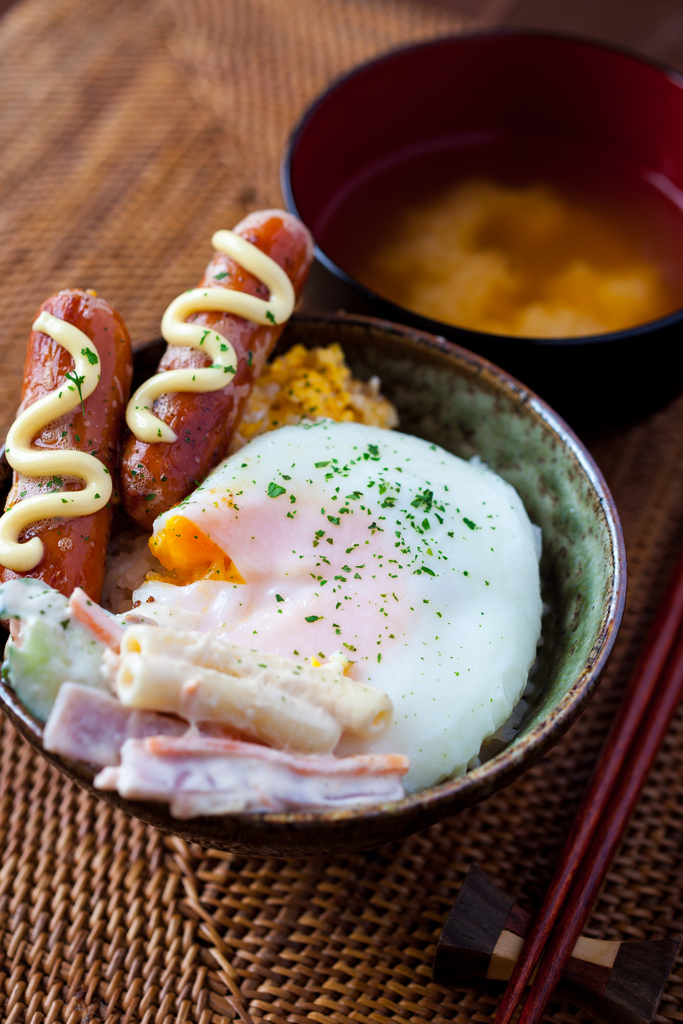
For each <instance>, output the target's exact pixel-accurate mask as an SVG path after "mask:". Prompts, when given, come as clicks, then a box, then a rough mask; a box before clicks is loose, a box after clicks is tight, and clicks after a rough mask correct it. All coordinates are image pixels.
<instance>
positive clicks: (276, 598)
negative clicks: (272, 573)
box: [275, 594, 284, 603]
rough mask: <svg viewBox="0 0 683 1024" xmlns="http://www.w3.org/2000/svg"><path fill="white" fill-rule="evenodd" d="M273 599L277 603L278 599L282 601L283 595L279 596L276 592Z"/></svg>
mask: <svg viewBox="0 0 683 1024" xmlns="http://www.w3.org/2000/svg"><path fill="white" fill-rule="evenodd" d="M275 600H276V601H277V602H278V603H279V602H280V601H284V597H281V596H280V595H279V594H276V595H275Z"/></svg>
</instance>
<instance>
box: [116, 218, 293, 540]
mask: <svg viewBox="0 0 683 1024" xmlns="http://www.w3.org/2000/svg"><path fill="white" fill-rule="evenodd" d="M235 233H236V234H238V235H241V236H242V237H243V238H245V239H246V240H247V241H249V242H251V243H252V244H253V245H255V246H256V247H257V248H258V249H260V250H261V251H262V252H264V253H266V255H268V256H270V257H271V258H272V259H273V260H275V262H276V263H278V264H279V266H280V267H282V269H283V270H284V271H285V272H286V274H287V276H288V277H289V279H290V281H291V282H292V285H293V286H294V291H295V294H296V295H297V297H298V296H299V295H300V294H301V291H302V289H303V286H304V283H305V280H306V276H307V274H308V271H309V268H310V266H311V262H312V259H313V243H312V239H311V236H310V234H309V232H308V230H307V229H306V228H305V227H304V226H303V224H301V223H300V221H298V220H297V219H296V218H295V217H293V216H291V214H288V213H284V212H282V211H280V210H263V211H259V212H258V213H253V214H250V215H249V216H248V217H246V218H245V220H243V221H242V222H241V223H240V224H238V225H237V227H236V228H235ZM216 285H222V286H223V287H225V288H228V289H232V290H235V291H243V292H247V293H249V294H251V295H255V296H258V297H260V298H266V299H267V298H268V290H267V288H266V287H265V285H264V284H263V283H262V282H261V281H259V280H258V279H257V278H256V277H254V276H253V275H252V274H250V273H248V272H247V271H246V270H244V269H243V268H242V267H240V266H239V265H238V264H237V263H236V262H235V261H234V260H233V259H231V258H230V257H229V256H227V255H226V254H224V253H222V252H217V253H216V254H215V255H214V257H213V259H212V260H211V262H210V263H209V265H208V267H207V268H206V272H205V274H204V276H203V277H202V279H201V281H200V282H199V286H198V287H200V288H201V287H207V286H216ZM193 322H195V323H198V324H201V325H206V326H207V327H213V328H215V330H216V331H218V332H219V333H220V334H222V335H223V336H224V337H225V338H226V339H227V340H228V341H229V342H231V343H232V345H233V347H234V349H235V353H236V356H237V373H236V375H235V376H234V377H233V378H232V380H231V381H230V383H229V384H228V385H227V386H226V387H225V388H223V389H221V390H220V391H208V392H200V393H197V392H181V393H179V392H176V393H171V394H167V395H162V397H161V398H159V399H157V401H156V402H155V404H154V415H155V416H157V417H158V418H159V419H160V420H163V422H164V423H167V424H168V425H169V426H170V427H171V428H172V429H173V431H174V432H175V433H176V435H177V440H176V441H174V442H172V443H166V442H160V443H157V444H147V443H145V442H144V441H140V440H138V439H137V438H136V437H135V436H133V435H131V437H129V438H128V440H127V442H126V445H125V449H124V454H123V458H122V462H121V480H120V487H121V495H122V500H123V504H124V507H125V510H126V512H127V513H128V515H129V516H131V517H132V518H133V519H135V520H136V521H137V522H138V523H140V524H141V525H143V526H146V527H147V528H148V529H151V528H152V523H153V522H154V520H155V518H156V517H157V516H158V515H160V514H161V513H162V512H165V511H166V510H167V509H169V508H171V506H172V505H175V504H177V503H178V502H179V501H182V499H183V498H185V497H186V496H187V495H188V494H189V493H190V492H191V491H193V490H194V488H195V487H196V486H197V485H198V484H200V483H201V481H202V480H203V479H204V477H205V476H206V475H207V474H208V473H209V471H210V470H211V469H212V468H213V467H214V466H215V465H216V464H217V463H218V462H220V460H221V459H222V458H224V456H225V455H226V453H227V450H228V446H229V444H230V440H231V438H232V435H233V432H234V430H235V428H236V427H237V424H238V423H239V420H240V417H241V415H242V411H243V409H244V405H245V403H246V400H247V398H248V396H249V392H250V390H251V385H252V383H253V381H254V380H255V378H256V377H257V376H258V375H259V373H260V371H261V368H262V367H263V364H264V362H265V360H266V359H267V357H268V355H269V354H270V353H271V352H272V350H273V348H274V346H275V343H276V341H277V339H278V337H279V336H280V334H281V332H282V329H283V325H275V324H273V325H272V326H271V325H267V326H259V325H258V324H255V323H252V322H251V321H249V320H245V319H244V318H243V317H240V316H236V315H235V314H232V313H220V312H211V313H198V314H196V315H195V317H194V321H193ZM209 364H210V359H209V358H208V357H207V356H206V355H205V354H204V353H203V352H202V351H201V350H199V349H197V348H184V347H180V346H173V345H169V346H168V348H167V350H166V353H165V355H164V356H163V358H162V360H161V362H160V364H159V371H160V372H164V371H167V370H174V369H180V368H183V367H192V368H198V367H205V366H207V365H209Z"/></svg>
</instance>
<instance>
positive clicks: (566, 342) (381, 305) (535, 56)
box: [282, 31, 683, 421]
mask: <svg viewBox="0 0 683 1024" xmlns="http://www.w3.org/2000/svg"><path fill="white" fill-rule="evenodd" d="M532 137H533V138H534V139H535V140H536V143H535V145H536V149H535V150H534V152H535V153H536V152H538V154H539V156H538V159H537V160H536V159H535V161H534V163H533V166H532V167H531V168H530V169H527V170H525V171H524V174H525V175H526V174H530V175H531V176H532V177H531V179H528V180H534V178H533V176H534V175H537V176H538V180H539V181H541V182H542V181H543V180H544V167H543V162H544V160H545V161H547V162H548V166H549V167H550V166H551V164H552V165H553V166H554V165H555V164H556V163H557V161H558V159H560V158H561V159H564V158H563V157H561V156H560V158H558V153H559V154H560V155H561V154H563V153H564V154H566V155H571V154H573V155H574V158H575V160H576V162H577V168H576V175H575V176H576V177H578V176H581V175H582V174H585V176H586V179H587V183H589V182H590V180H591V177H592V176H593V175H594V173H597V170H600V173H601V174H602V175H603V176H604V175H608V176H610V177H608V179H607V180H608V182H609V184H608V186H607V187H608V188H609V192H610V194H611V193H612V191H613V190H612V176H613V175H614V173H616V172H615V168H616V169H617V170H619V171H622V170H623V172H624V174H625V175H627V177H628V180H633V181H635V180H636V179H644V180H645V181H646V182H647V183H649V186H652V188H653V190H658V191H659V196H658V197H657V198H656V200H655V201H656V202H657V203H658V204H660V205H661V209H660V208H659V206H658V207H657V219H659V221H660V222H666V223H673V221H674V220H675V219H676V218H677V217H678V212H677V211H676V209H675V206H676V205H677V206H678V207H679V209H680V208H683V78H682V77H681V76H680V75H679V74H677V73H676V72H674V71H671V70H669V69H666V68H663V67H657V66H655V65H653V64H651V63H647V62H646V61H643V60H641V59H639V58H637V57H635V56H632V55H629V54H627V53H622V52H619V51H616V50H613V49H610V48H609V47H606V46H603V45H601V44H596V43H591V42H588V41H585V40H580V39H572V38H569V37H565V36H558V35H546V34H539V33H533V32H524V31H522V32H515V31H507V32H506V31H497V32H493V33H487V34H482V35H474V36H457V37H453V38H446V39H438V40H435V41H433V42H429V43H426V44H421V45H418V46H412V47H410V48H408V49H404V50H399V51H398V52H392V53H390V54H388V55H387V56H384V57H381V58H380V59H379V60H376V61H374V62H371V63H369V64H365V65H363V66H361V67H359V68H357V69H355V70H354V71H352V72H351V73H350V74H349V75H347V76H346V77H344V78H342V79H341V80H340V81H338V82H337V83H335V84H334V85H333V86H332V87H331V88H330V89H329V90H328V91H327V92H326V93H324V94H323V95H322V96H321V97H320V98H319V99H318V100H317V101H316V102H315V103H313V105H312V106H311V107H310V108H309V110H308V111H307V112H306V113H305V114H304V116H303V118H302V120H301V121H300V123H299V125H298V126H297V127H296V129H295V130H294V133H293V135H292V137H291V140H290V144H289V147H288V150H287V152H286V154H285V158H284V163H283V168H282V188H283V193H284V195H285V197H286V202H287V206H288V208H289V209H290V210H291V211H292V212H293V213H295V214H296V215H297V216H298V217H300V218H301V219H302V220H303V221H304V223H305V224H306V225H307V226H308V227H309V228H310V230H311V231H312V233H313V236H314V238H315V239H316V242H317V250H316V255H317V262H316V265H315V267H314V271H313V273H312V275H311V278H310V280H309V287H308V289H307V293H306V295H305V300H306V308H310V309H331V310H337V309H343V310H345V311H346V312H357V313H358V312H360V313H366V314H371V315H374V316H380V317H386V318H388V319H390V320H394V321H400V322H402V323H407V324H410V325H412V326H415V327H419V328H421V329H422V330H426V331H431V332H432V333H435V334H440V335H443V336H444V337H446V338H448V339H450V340H451V341H454V342H456V343H458V344H460V345H464V346H466V347H467V348H469V349H472V350H474V351H475V352H479V353H481V354H482V355H484V356H485V357H486V358H487V359H490V360H492V361H493V362H495V363H497V364H498V365H500V366H503V367H504V368H505V369H507V370H509V371H510V372H511V373H514V374H515V376H517V377H519V378H520V379H521V380H523V381H525V382H526V383H528V384H529V386H530V387H532V388H534V389H535V390H536V391H537V392H539V394H541V395H542V396H543V397H544V398H545V399H546V400H547V401H549V402H551V404H553V405H554V406H555V407H556V408H557V409H559V410H560V411H561V412H562V413H563V414H564V415H568V416H569V418H570V420H572V421H573V420H577V421H605V420H607V421H609V420H612V419H614V418H622V419H623V418H626V419H628V418H634V417H635V416H637V415H639V414H642V413H644V412H647V411H649V410H651V409H653V408H656V407H657V406H658V405H662V404H664V403H665V402H666V401H667V400H668V399H670V398H671V397H672V396H673V395H675V394H676V393H677V392H678V391H679V390H680V389H681V387H683V362H681V364H680V365H679V369H678V370H676V369H675V367H674V366H673V365H672V362H671V360H670V358H669V355H668V351H669V349H670V347H671V346H674V345H675V346H678V343H679V339H680V336H681V331H683V310H678V311H677V312H674V313H672V314H671V315H669V316H666V317H663V318H661V319H658V320H654V321H652V322H650V323H646V324H643V325H642V326H638V327H634V328H632V329H629V330H622V331H618V332H612V333H608V334H599V335H595V336H591V337H581V338H518V337H509V336H503V335H494V334H487V333H483V332H480V331H474V330H469V329H463V328H459V327H454V326H452V325H451V324H447V323H443V322H439V321H435V320H430V319H428V318H426V317H423V316H420V315H419V314H416V313H413V312H411V311H410V310H408V309H406V308H405V307H403V306H399V305H396V304H394V303H393V302H389V301H387V300H386V299H383V298H382V297H381V296H379V295H377V294H376V293H374V292H372V291H371V290H370V289H369V288H367V287H365V286H364V285H363V284H361V283H360V282H359V281H358V280H356V279H355V278H354V277H352V276H351V275H350V274H349V273H347V272H346V271H345V270H344V268H343V266H342V265H341V264H340V262H338V261H339V260H341V259H342V258H343V257H342V255H341V254H338V253H337V251H336V250H335V242H334V239H333V238H331V237H328V235H326V231H328V230H329V224H330V223H331V218H334V217H338V218H341V219H343V217H344V212H345V210H350V209H351V207H350V206H349V203H350V201H351V198H352V197H353V196H354V195H357V194H358V189H359V187H361V186H362V188H363V189H364V190H365V191H364V194H365V200H364V201H365V202H366V203H371V198H372V195H371V190H372V187H373V183H374V182H377V188H378V189H385V188H386V187H387V186H386V182H385V178H384V177H382V174H384V173H385V171H386V170H387V168H389V167H392V168H394V169H395V168H400V167H401V166H403V167H406V168H408V167H412V166H414V165H413V164H411V163H410V161H414V160H416V159H420V160H423V159H424V158H425V157H427V156H428V157H429V158H430V160H432V158H433V170H430V174H431V173H434V174H437V173H441V172H440V171H439V170H438V167H439V165H443V164H444V162H445V161H447V162H448V166H449V167H450V171H449V173H450V174H452V176H453V180H456V179H457V178H458V177H462V176H464V177H471V176H472V175H473V174H474V175H475V176H476V174H477V166H478V164H477V160H479V159H480V158H479V157H478V156H477V153H478V152H481V151H482V147H486V146H489V145H491V143H492V142H494V143H496V144H498V143H501V144H503V143H504V145H505V146H507V147H508V149H504V150H502V152H503V153H508V152H512V151H515V152H516V151H517V150H516V149H515V147H519V146H525V145H526V143H525V142H523V141H522V140H525V139H529V138H532ZM559 147H564V148H563V149H560V148H559ZM506 159H507V158H504V157H500V158H499V159H498V162H497V163H496V165H495V167H494V168H492V169H490V172H487V173H493V176H494V177H495V176H496V175H497V174H498V173H499V171H500V172H501V173H502V172H503V171H504V170H505V169H504V168H502V167H501V165H502V164H503V163H504V162H505V160H506ZM572 166H573V165H572ZM392 173H393V171H392ZM408 173H409V171H406V172H405V174H406V175H407V174H408ZM506 173H507V172H506ZM572 175H574V171H572ZM503 177H505V175H503ZM406 180H407V179H406ZM523 180H527V179H526V178H525V179H523ZM572 180H573V178H572ZM587 187H588V188H590V187H591V186H590V184H587ZM620 187H621V186H620ZM640 187H642V188H645V189H647V188H648V185H642V186H640ZM653 195H654V192H653ZM653 209H654V208H653ZM347 221H348V217H347ZM338 222H340V221H338ZM654 222H655V217H654V214H653V216H652V217H651V218H650V220H649V221H648V223H649V224H650V223H654ZM354 223H355V222H354ZM653 230H654V229H653ZM658 230H659V229H658ZM666 244H667V245H668V246H669V251H670V254H671V258H672V259H674V260H675V261H676V262H677V260H678V258H679V256H680V255H681V251H682V250H683V228H682V230H681V238H680V243H679V242H678V241H677V236H676V235H675V233H674V237H673V239H672V240H670V244H669V242H667V243H666ZM357 245H358V247H362V246H363V238H362V237H360V236H359V237H358V240H357ZM676 254H678V255H676ZM674 265H675V264H672V267H673V266H674ZM662 363H665V364H666V367H667V372H666V373H661V365H662Z"/></svg>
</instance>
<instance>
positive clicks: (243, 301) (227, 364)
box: [126, 231, 296, 444]
mask: <svg viewBox="0 0 683 1024" xmlns="http://www.w3.org/2000/svg"><path fill="white" fill-rule="evenodd" d="M211 244H212V245H213V247H214V249H218V250H219V251H220V252H224V253H227V255H228V256H232V258H233V259H234V260H235V262H236V263H239V264H240V266H242V267H244V269H245V270H248V271H249V273H250V274H253V275H254V276H255V277H258V278H259V279H260V280H261V281H262V282H263V283H264V284H265V286H266V287H267V288H268V291H269V292H270V298H269V299H268V300H265V299H259V298H258V297H257V296H255V295H247V293H246V292H238V291H234V290H233V289H231V288H223V287H220V286H216V287H208V288H192V289H190V291H187V292H184V293H183V294H182V295H179V296H178V298H177V299H174V300H173V302H172V303H171V305H170V306H169V307H168V309H167V310H166V312H165V313H164V315H163V318H162V320H161V333H162V335H163V336H164V338H165V340H166V341H167V342H168V344H169V345H185V346H187V347H190V348H201V349H202V351H204V352H206V353H207V355H208V356H210V358H211V360H212V365H211V366H206V367H202V368H199V369H198V368H196V367H187V368H186V369H181V370H167V371H166V372H165V373H157V374H156V375H155V376H154V377H150V379H149V380H147V381H145V383H144V384H143V385H142V387H139V388H138V390H137V391H136V392H135V394H134V395H133V397H132V398H131V400H130V402H129V403H128V408H127V409H126V422H127V423H128V426H129V427H130V429H131V431H132V433H133V434H135V436H136V437H137V438H138V440H140V441H145V442H146V443H147V444H158V443H159V442H161V441H166V442H167V443H173V442H174V441H177V440H178V435H177V434H176V433H175V431H173V430H172V429H171V428H170V427H169V425H168V424H167V423H164V422H163V420H160V419H159V418H158V417H157V416H155V415H154V413H153V412H152V408H153V405H154V402H155V400H156V399H157V398H159V397H160V396H161V395H166V394H170V393H171V392H177V391H219V390H220V389H221V388H224V387H225V386H226V385H227V384H229V383H230V381H231V380H232V378H233V377H234V376H235V373H236V372H237V355H236V353H235V349H234V348H233V346H232V344H231V343H230V342H229V341H228V339H227V338H225V337H223V335H222V334H219V333H218V331H215V330H212V329H210V328H207V327H203V326H202V325H201V324H196V323H192V324H188V323H186V320H187V318H188V317H189V316H191V315H192V314H193V313H204V312H208V311H214V310H218V311H220V312H221V313H235V314H236V315H237V316H243V317H244V318H245V319H246V320H252V321H253V322H254V323H257V324H263V325H266V324H282V323H284V322H285V320H288V319H289V317H290V316H291V315H292V310H293V309H294V303H295V301H296V298H295V295H294V288H293V287H292V282H291V281H290V280H289V278H288V277H287V275H286V273H285V272H284V270H283V269H282V267H280V266H279V265H278V264H277V263H276V262H275V260H273V259H271V258H270V256H267V255H266V254H265V253H264V252H261V250H260V249H257V247H256V246H255V245H252V243H251V242H247V240H246V239H245V238H242V237H241V235H236V234H235V232H234V231H217V232H216V233H215V234H214V236H213V238H212V239H211Z"/></svg>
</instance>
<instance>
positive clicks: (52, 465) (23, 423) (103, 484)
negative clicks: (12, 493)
mask: <svg viewBox="0 0 683 1024" xmlns="http://www.w3.org/2000/svg"><path fill="white" fill-rule="evenodd" d="M33 330H34V331H41V332H42V333H43V334H47V335H49V337H50V338H52V339H53V340H54V341H56V342H57V344H58V345H61V346H62V348H65V349H66V350H67V352H69V353H70V354H71V355H72V356H73V360H74V364H75V372H74V374H73V377H67V379H66V381H65V382H64V383H63V384H62V385H60V386H59V387H58V388H56V389H55V390H54V391H51V392H50V394H49V395H45V396H44V398H40V399H39V400H38V401H37V402H34V403H33V405H31V406H29V407H28V409H25V410H24V411H23V412H22V413H21V415H20V416H19V417H18V418H17V419H16V420H15V422H14V423H13V425H12V426H11V428H10V431H9V433H8V435H7V441H6V444H5V453H6V455H7V461H8V462H9V464H10V466H11V467H12V469H14V470H15V471H16V472H17V473H23V474H24V475H25V476H29V477H41V476H53V475H55V474H58V475H59V476H60V477H63V476H77V477H81V478H82V479H83V481H84V484H85V486H84V487H83V488H82V490H79V491H57V492H52V493H51V494H38V495H34V496H32V497H30V498H25V499H24V500H23V501H19V502H17V504H16V505H13V506H12V508H11V509H9V510H8V511H7V512H5V514H4V515H3V516H2V518H0V565H4V566H5V568H7V569H11V570H12V571H13V572H30V571H31V569H35V567H36V566H37V565H38V564H39V563H40V561H41V559H42V557H43V553H44V547H43V542H42V541H41V540H40V538H39V537H32V538H31V539H30V540H28V541H26V542H24V543H20V542H19V536H20V534H21V531H22V530H24V529H25V528H26V527H27V526H30V525H31V524H32V523H35V522H38V521H40V520H44V519H52V518H57V517H61V516H87V515H92V514H93V513H94V512H98V511H99V510H100V509H101V508H103V507H104V506H105V505H106V504H107V502H108V501H109V499H110V497H111V491H112V481H111V476H110V475H109V471H108V470H107V469H106V467H105V466H103V465H102V463H101V462H100V461H99V459H96V458H95V456H94V455H88V454H87V453H86V452H79V451H73V450H71V449H58V450H54V451H44V450H43V451H39V450H38V449H36V448H33V447H32V446H31V442H32V440H33V438H34V437H35V436H36V434H38V433H39V432H40V431H41V430H42V429H43V428H44V427H46V426H47V425H48V423H51V422H52V421H53V420H56V419H58V418H59V417H60V416H63V415H65V414H66V413H68V412H71V410H72V409H75V408H76V407H77V406H78V405H79V404H80V403H81V401H85V399H86V398H88V397H89V396H90V395H91V394H92V393H93V391H94V390H95V388H96V387H97V385H98V383H99V380H100V357H99V353H98V352H97V349H96V348H95V345H94V344H93V342H92V341H91V340H90V338H88V336H87V334H84V333H83V331H80V330H79V329H78V328H77V327H74V325H73V324H69V323H66V322H65V321H64V320H60V319H59V318H58V317H56V316H53V315H52V314H51V313H48V312H46V311H43V312H42V313H41V314H40V316H38V318H37V319H36V321H35V322H34V324H33ZM69 381H71V383H70V382H69Z"/></svg>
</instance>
